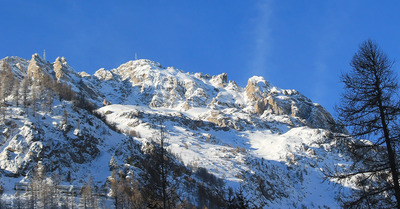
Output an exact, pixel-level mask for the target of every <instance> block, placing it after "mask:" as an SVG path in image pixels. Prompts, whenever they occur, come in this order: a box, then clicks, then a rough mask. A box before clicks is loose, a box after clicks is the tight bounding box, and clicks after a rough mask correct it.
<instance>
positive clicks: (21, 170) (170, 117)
mask: <svg viewBox="0 0 400 209" xmlns="http://www.w3.org/2000/svg"><path fill="white" fill-rule="evenodd" d="M0 73H1V86H0V91H1V95H0V101H1V105H0V108H1V109H0V110H1V111H0V114H1V115H0V116H1V119H2V120H1V123H0V142H1V144H0V145H1V146H0V169H1V170H0V171H1V176H2V177H1V181H2V182H1V183H2V187H3V190H4V193H3V200H4V202H5V203H4V204H6V205H10V206H15V204H16V203H17V202H18V201H20V202H24V200H26V201H28V200H30V198H33V197H34V192H33V191H34V190H29V188H31V187H30V186H32V182H35V181H36V180H37V177H38V176H42V180H43V179H48V180H47V182H52V183H51V185H54V184H55V183H54V182H56V181H55V180H54V176H57V179H58V181H57V185H58V186H57V187H55V188H56V189H55V190H57V191H59V190H60V191H61V190H62V191H63V192H64V193H65V194H70V195H72V196H73V194H75V195H76V196H74V197H75V199H73V200H72V203H71V204H72V205H74V204H77V205H78V204H81V203H78V202H79V200H78V198H81V199H82V198H84V197H86V196H84V194H86V193H84V192H83V191H84V190H83V188H86V187H85V185H86V186H87V185H89V184H88V183H87V182H89V179H92V180H91V183H90V184H91V185H93V187H94V188H97V190H93V191H96V192H97V193H96V192H95V193H94V194H96V195H94V196H96V198H97V199H96V205H97V206H96V207H111V205H113V206H115V207H120V206H119V205H118V204H125V202H129V201H132V199H129V198H128V196H129V195H128V196H127V195H126V194H128V193H126V194H125V193H124V192H123V191H125V190H123V191H122V190H121V191H120V190H118V189H116V188H119V187H118V185H119V186H121V185H122V183H121V182H125V183H124V184H129V185H130V186H129V188H131V189H132V188H135V190H134V191H133V190H132V191H131V190H129V191H131V192H130V193H129V194H131V195H132V194H137V196H135V197H136V198H137V199H135V200H137V202H136V203H135V204H137V205H136V206H137V207H138V208H141V207H150V205H152V206H154V207H161V206H160V205H161V204H162V203H163V201H162V199H163V198H161V199H160V196H163V197H165V198H167V199H168V200H169V201H168V204H169V205H170V207H181V208H186V207H189V206H194V207H198V208H203V207H207V208H229V207H233V208H234V207H235V205H236V206H237V205H238V204H239V202H240V201H239V199H242V203H243V204H244V203H246V204H247V206H248V208H282V207H283V208H302V207H303V208H318V207H321V208H322V207H329V208H337V207H339V204H338V203H337V202H336V200H335V196H336V195H337V193H338V191H339V190H340V189H344V190H349V189H350V188H348V187H349V186H348V185H340V184H339V185H338V186H336V187H335V183H333V182H331V183H329V182H327V181H324V180H325V179H324V174H323V171H324V169H327V168H332V169H333V168H334V167H336V166H339V165H340V166H346V165H349V164H350V163H351V158H350V157H349V156H347V155H346V153H345V152H344V151H343V150H345V149H346V147H345V145H344V144H341V143H338V142H339V138H341V139H342V138H343V136H345V134H346V133H347V131H346V130H345V129H344V128H342V126H340V124H338V123H337V122H336V121H335V119H334V118H333V117H332V116H331V114H330V113H329V112H328V111H326V109H325V108H323V107H322V106H321V105H319V104H316V103H313V102H312V101H311V100H310V99H308V98H307V97H305V96H304V95H302V94H301V93H299V92H298V91H296V90H285V89H280V88H278V87H275V86H274V85H272V84H271V83H270V82H268V81H266V80H265V79H264V78H263V77H259V76H253V77H251V78H250V79H249V80H248V82H247V85H246V86H245V87H241V86H238V85H237V84H236V82H234V81H229V80H228V74H226V73H222V74H219V75H212V76H211V75H208V74H203V73H186V72H183V71H181V70H178V69H176V68H173V67H166V68H165V67H163V66H162V65H161V64H159V63H157V62H154V61H150V60H146V59H140V60H134V61H129V62H127V63H125V64H122V65H120V66H119V67H118V68H115V69H112V70H106V69H103V68H102V69H99V70H98V71H96V72H95V73H94V74H93V75H90V74H88V73H86V72H76V71H75V70H74V69H73V68H72V67H71V66H70V65H69V64H68V63H67V61H66V59H65V58H63V57H62V58H57V59H56V60H55V61H54V63H50V62H48V61H45V60H43V59H41V58H40V57H39V55H37V54H34V55H33V56H32V59H31V60H25V59H22V58H19V57H6V58H4V59H2V60H0ZM160 150H161V151H160ZM164 150H165V151H164ZM160 153H162V157H161V159H162V160H161V162H162V164H160V166H155V165H158V164H157V163H160V161H159V160H157V159H160V158H158V157H157V156H159V155H160ZM39 167H43V168H44V169H42V170H41V169H38V168H39ZM160 168H162V170H158V169H160ZM44 170H45V173H46V174H43V175H38V174H37V173H38V172H39V171H40V172H41V173H44ZM116 173H118V174H116ZM127 182H128V183H127ZM160 182H161V183H162V182H163V183H162V184H161V183H160ZM159 183H160V185H159ZM116 185H117V186H116ZM66 187H68V188H73V187H75V188H80V190H79V191H78V192H76V193H74V191H75V190H73V189H70V190H68V191H67V189H64V190H63V188H66ZM21 188H22V189H21ZM32 188H33V187H32ZM121 188H122V187H121ZM22 191H26V192H25V193H24V195H23V196H20V194H21V192H22ZM35 191H36V190H35ZM85 191H86V190H85ZM117 191H118V192H121V193H118V192H117ZM166 191H168V196H166ZM135 192H136V193H135ZM119 194H120V195H122V194H123V195H124V196H123V197H124V198H127V199H124V198H122V197H121V199H123V200H121V199H120V201H122V202H117V197H119V196H118V195H119ZM129 197H130V196H129ZM58 198H59V199H57V201H58V202H59V203H60V204H64V203H65V200H63V195H62V194H61V193H60V195H59V197H58ZM64 199H65V197H64ZM139 200H140V201H139ZM164 200H165V199H164ZM37 201H38V202H39V203H40V204H43V205H45V202H46V201H45V200H40V199H38V200H37ZM41 201H42V202H41ZM113 202H114V203H113ZM165 203H166V201H165V202H164V204H165ZM46 204H47V203H46ZM49 204H50V203H49ZM60 204H59V205H60ZM82 204H83V203H82ZM85 204H86V203H85ZM127 204H128V203H127ZM129 204H133V203H129ZM138 205H141V207H139V206H138ZM66 207H70V206H66ZM121 207H122V208H123V207H125V206H121Z"/></svg>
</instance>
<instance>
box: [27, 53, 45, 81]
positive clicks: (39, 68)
mask: <svg viewBox="0 0 400 209" xmlns="http://www.w3.org/2000/svg"><path fill="white" fill-rule="evenodd" d="M43 66H44V62H43V60H42V59H41V58H40V57H39V55H38V54H34V55H32V59H31V61H30V62H29V66H28V70H27V74H28V76H29V77H31V78H35V79H41V78H43V76H44V71H43Z"/></svg>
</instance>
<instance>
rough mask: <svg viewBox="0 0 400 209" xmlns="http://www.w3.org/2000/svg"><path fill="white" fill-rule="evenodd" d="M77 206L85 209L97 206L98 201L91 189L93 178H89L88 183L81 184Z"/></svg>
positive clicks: (92, 208)
mask: <svg viewBox="0 0 400 209" xmlns="http://www.w3.org/2000/svg"><path fill="white" fill-rule="evenodd" d="M79 207H80V208H85V209H89V208H90V209H97V208H99V201H98V199H97V197H96V195H95V193H94V191H93V180H92V179H91V178H90V179H89V182H88V183H85V184H84V185H83V186H82V189H81V198H80V202H79Z"/></svg>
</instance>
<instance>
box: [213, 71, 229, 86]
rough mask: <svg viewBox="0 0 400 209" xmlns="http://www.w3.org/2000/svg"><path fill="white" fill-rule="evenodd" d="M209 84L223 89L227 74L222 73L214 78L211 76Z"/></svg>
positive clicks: (226, 81)
mask: <svg viewBox="0 0 400 209" xmlns="http://www.w3.org/2000/svg"><path fill="white" fill-rule="evenodd" d="M210 82H211V83H212V84H214V85H217V86H218V87H220V88H224V87H225V86H226V84H227V83H228V74H226V73H222V74H219V75H216V76H213V77H212V78H211V80H210Z"/></svg>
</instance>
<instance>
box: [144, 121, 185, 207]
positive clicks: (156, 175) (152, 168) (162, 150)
mask: <svg viewBox="0 0 400 209" xmlns="http://www.w3.org/2000/svg"><path fill="white" fill-rule="evenodd" d="M146 152H147V153H146V158H147V161H149V162H152V163H149V164H147V165H145V169H146V172H147V174H146V175H145V178H146V180H147V185H146V186H145V188H144V192H145V194H146V195H145V197H146V198H147V202H148V204H149V207H156V208H174V207H175V205H176V203H177V200H176V191H175V188H174V187H173V185H172V184H171V182H170V181H169V180H168V177H169V176H171V174H172V169H173V167H174V165H173V164H172V162H171V155H170V154H169V153H168V152H167V150H166V137H165V132H164V125H163V124H162V120H161V124H160V136H159V138H158V139H156V140H154V141H152V143H150V144H148V146H147V150H146Z"/></svg>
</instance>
